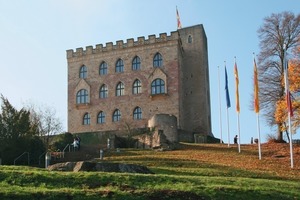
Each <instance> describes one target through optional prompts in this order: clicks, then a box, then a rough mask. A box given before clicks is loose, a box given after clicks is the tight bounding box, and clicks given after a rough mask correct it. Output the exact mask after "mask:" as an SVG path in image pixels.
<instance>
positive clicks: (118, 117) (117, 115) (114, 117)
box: [112, 109, 121, 122]
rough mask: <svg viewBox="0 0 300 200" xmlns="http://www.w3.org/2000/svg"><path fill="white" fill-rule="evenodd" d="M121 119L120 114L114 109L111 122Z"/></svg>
mask: <svg viewBox="0 0 300 200" xmlns="http://www.w3.org/2000/svg"><path fill="white" fill-rule="evenodd" d="M120 119H121V112H120V110H119V109H116V110H115V111H114V114H113V119H112V120H113V122H118V121H120Z"/></svg>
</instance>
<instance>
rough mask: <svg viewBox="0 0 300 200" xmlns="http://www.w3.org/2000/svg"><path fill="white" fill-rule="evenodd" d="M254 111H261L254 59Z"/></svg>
mask: <svg viewBox="0 0 300 200" xmlns="http://www.w3.org/2000/svg"><path fill="white" fill-rule="evenodd" d="M253 80H254V111H255V112H256V113H259V99H258V78H257V66H256V62H255V59H254V77H253Z"/></svg>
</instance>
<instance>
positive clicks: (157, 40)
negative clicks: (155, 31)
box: [67, 31, 179, 58]
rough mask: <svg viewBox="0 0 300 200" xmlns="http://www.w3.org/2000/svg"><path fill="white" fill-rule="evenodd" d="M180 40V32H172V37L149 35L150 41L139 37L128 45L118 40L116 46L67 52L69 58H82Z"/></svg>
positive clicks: (131, 40)
mask: <svg viewBox="0 0 300 200" xmlns="http://www.w3.org/2000/svg"><path fill="white" fill-rule="evenodd" d="M178 39H179V34H178V32H177V31H173V32H171V35H167V34H166V33H160V34H159V37H155V35H149V36H148V39H145V37H144V36H142V37H138V38H137V40H136V41H135V40H134V39H133V38H130V39H127V43H124V42H123V40H118V41H116V44H115V45H114V44H113V43H112V42H108V43H106V46H103V44H97V45H96V47H95V48H93V46H87V47H86V49H85V50H84V49H83V48H82V47H80V48H76V51H74V50H73V49H69V50H67V58H72V57H80V56H84V55H89V54H96V53H100V52H108V51H112V50H117V49H124V48H131V47H137V46H143V45H149V44H154V43H160V42H166V41H171V40H178Z"/></svg>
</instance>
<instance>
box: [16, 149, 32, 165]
mask: <svg viewBox="0 0 300 200" xmlns="http://www.w3.org/2000/svg"><path fill="white" fill-rule="evenodd" d="M24 154H27V161H28V165H29V152H24V153H22V154H21V155H20V156H19V157H17V158H16V159H14V165H16V161H17V160H18V159H19V158H21V157H22V156H23V155H24Z"/></svg>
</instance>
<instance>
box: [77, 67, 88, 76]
mask: <svg viewBox="0 0 300 200" xmlns="http://www.w3.org/2000/svg"><path fill="white" fill-rule="evenodd" d="M79 78H87V67H86V66H85V65H82V66H81V67H80V70H79Z"/></svg>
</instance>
